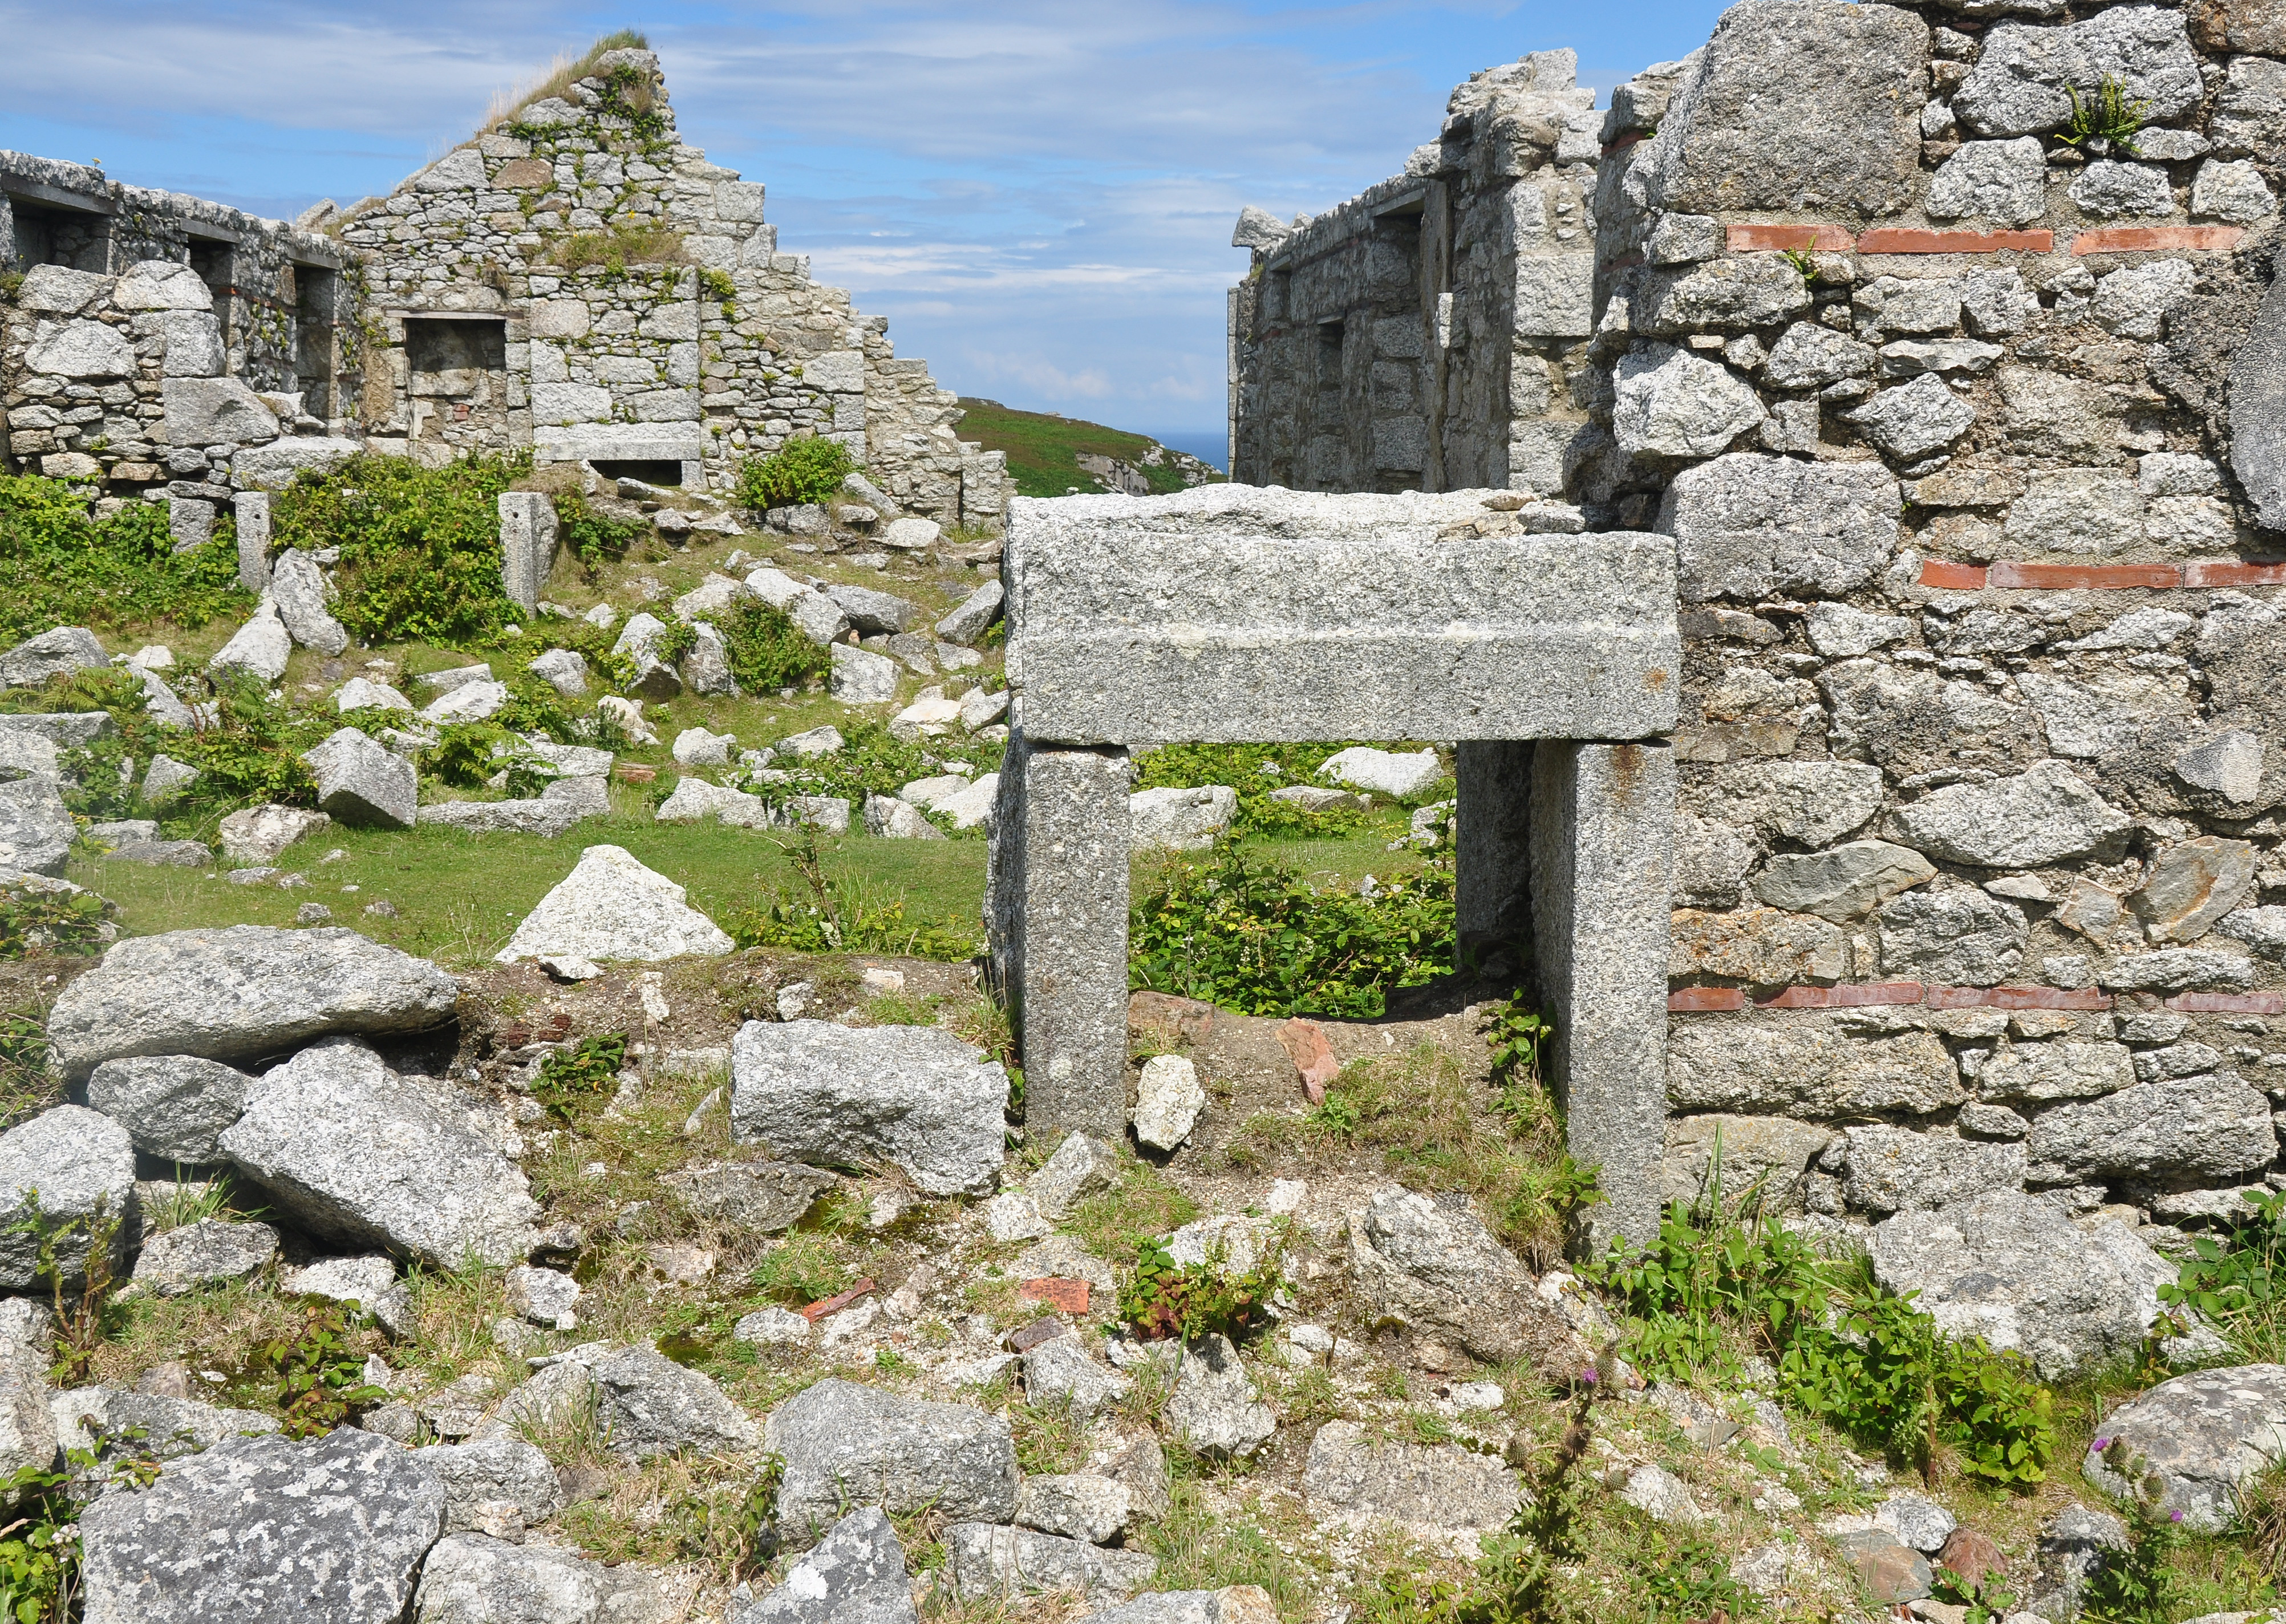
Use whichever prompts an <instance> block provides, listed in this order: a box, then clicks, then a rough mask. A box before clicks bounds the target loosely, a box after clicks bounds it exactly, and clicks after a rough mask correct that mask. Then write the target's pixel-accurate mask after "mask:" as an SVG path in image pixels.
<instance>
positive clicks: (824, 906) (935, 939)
mask: <svg viewBox="0 0 2286 1624" xmlns="http://www.w3.org/2000/svg"><path fill="white" fill-rule="evenodd" d="M774 844H776V847H778V849H779V850H780V851H782V852H784V854H785V857H786V861H787V862H788V863H791V864H792V867H793V871H794V873H795V875H796V876H797V877H798V878H799V879H800V881H801V887H802V888H801V890H800V891H799V892H792V891H789V890H788V889H786V888H784V887H771V888H770V890H769V895H768V897H767V899H766V900H765V901H763V902H762V903H761V904H760V905H758V906H753V907H749V908H746V909H745V910H743V911H740V912H738V913H737V914H735V915H733V916H732V917H731V918H729V920H728V921H727V922H726V923H725V925H724V926H723V928H724V929H725V930H727V931H729V934H730V936H731V939H732V940H733V941H735V942H737V943H738V945H739V946H741V947H772V948H785V949H790V950H792V951H795V952H799V953H842V952H852V953H859V952H871V953H905V954H910V955H911V956H912V957H914V958H937V959H943V960H945V961H947V962H949V963H952V964H958V963H960V962H962V961H963V960H965V959H968V958H974V957H975V955H976V952H977V950H978V949H979V948H980V947H981V945H982V943H981V942H980V941H979V940H978V939H977V933H976V929H975V927H974V926H972V925H969V924H966V923H965V922H964V921H963V920H962V919H961V918H959V917H958V916H950V917H948V918H944V919H942V920H941V921H939V922H938V923H936V924H934V925H929V924H924V923H922V922H920V921H919V920H917V919H909V918H906V916H905V910H906V903H907V898H906V896H905V895H904V893H903V892H902V891H899V892H896V893H895V894H894V895H892V894H888V893H886V892H885V891H884V890H882V889H881V888H880V887H877V886H873V885H870V884H868V883H867V881H866V880H865V879H863V877H862V876H860V875H857V874H855V873H852V872H851V871H848V870H847V868H844V869H843V870H841V871H840V872H834V873H829V872H828V871H827V870H826V867H825V859H824V855H823V854H822V853H821V852H820V850H819V849H818V844H817V833H816V831H815V830H813V829H808V828H803V829H801V830H800V831H798V832H795V833H794V835H793V837H792V839H791V840H781V841H776V842H774Z"/></svg>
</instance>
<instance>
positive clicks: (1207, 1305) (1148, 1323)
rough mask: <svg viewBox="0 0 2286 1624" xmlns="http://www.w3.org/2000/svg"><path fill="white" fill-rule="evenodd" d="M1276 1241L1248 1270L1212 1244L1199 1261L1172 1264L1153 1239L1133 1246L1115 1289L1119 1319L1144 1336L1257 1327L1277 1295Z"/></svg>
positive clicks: (1237, 1332)
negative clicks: (1130, 1262)
mask: <svg viewBox="0 0 2286 1624" xmlns="http://www.w3.org/2000/svg"><path fill="white" fill-rule="evenodd" d="M1283 1253H1284V1248H1283V1247H1282V1246H1281V1245H1271V1246H1267V1247H1265V1248H1264V1249H1263V1252H1262V1255H1261V1256H1260V1257H1257V1258H1256V1259H1255V1263H1254V1266H1253V1267H1252V1268H1250V1269H1234V1268H1232V1267H1231V1266H1229V1265H1228V1263H1227V1261H1226V1258H1225V1257H1224V1256H1223V1248H1222V1246H1221V1245H1220V1244H1218V1245H1217V1247H1216V1249H1215V1251H1214V1252H1213V1254H1212V1255H1210V1257H1208V1259H1207V1261H1206V1262H1204V1263H1177V1262H1176V1261H1175V1260H1174V1259H1173V1258H1172V1257H1169V1256H1168V1255H1167V1249H1166V1248H1165V1247H1164V1246H1163V1245H1161V1244H1160V1243H1159V1242H1157V1241H1152V1240H1147V1241H1145V1242H1143V1243H1142V1244H1141V1245H1140V1246H1139V1247H1138V1248H1137V1249H1136V1254H1135V1269H1134V1273H1132V1274H1131V1275H1130V1276H1129V1277H1128V1279H1127V1281H1125V1283H1124V1284H1123V1285H1122V1286H1121V1287H1120V1288H1119V1313H1120V1317H1121V1318H1122V1319H1123V1320H1126V1321H1127V1322H1128V1323H1129V1324H1130V1325H1131V1326H1133V1327H1134V1328H1136V1329H1137V1330H1138V1331H1139V1332H1140V1333H1141V1334H1142V1335H1144V1336H1150V1337H1160V1336H1180V1337H1181V1338H1182V1339H1183V1340H1184V1341H1186V1342H1190V1341H1194V1340H1195V1339H1196V1338H1198V1337H1201V1336H1216V1335H1219V1336H1228V1337H1229V1338H1231V1340H1233V1341H1234V1342H1235V1341H1237V1340H1239V1339H1241V1338H1242V1337H1243V1336H1246V1335H1247V1334H1248V1333H1249V1332H1250V1331H1252V1330H1254V1329H1255V1328H1257V1327H1258V1326H1259V1325H1260V1324H1261V1323H1262V1320H1263V1317H1264V1315H1265V1313H1267V1312H1268V1310H1269V1306H1270V1299H1271V1298H1272V1297H1274V1296H1275V1295H1276V1294H1277V1291H1278V1286H1279V1281H1280V1278H1281V1277H1280V1274H1279V1270H1278V1264H1279V1259H1280V1258H1281V1256H1283Z"/></svg>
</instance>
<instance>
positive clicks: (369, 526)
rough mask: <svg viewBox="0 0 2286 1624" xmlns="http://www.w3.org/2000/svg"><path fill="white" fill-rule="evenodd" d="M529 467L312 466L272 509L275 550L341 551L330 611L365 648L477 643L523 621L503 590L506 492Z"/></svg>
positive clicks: (393, 462)
mask: <svg viewBox="0 0 2286 1624" xmlns="http://www.w3.org/2000/svg"><path fill="white" fill-rule="evenodd" d="M529 467H530V461H529V459H528V457H523V456H518V457H495V456H475V457H469V458H466V459H464V460H461V461H454V462H452V463H448V464H446V465H445V467H443V468H424V467H422V465H421V464H420V463H418V462H415V461H413V460H412V459H411V458H409V457H385V456H381V455H377V454H374V453H366V454H363V455H359V456H356V457H352V458H351V459H350V460H349V461H347V462H344V463H343V464H342V466H341V467H339V468H338V469H335V470H334V471H332V472H331V473H322V474H321V473H319V472H317V471H315V470H309V471H305V472H303V473H302V474H300V475H298V476H297V477H296V478H295V481H294V483H293V484H292V485H289V486H288V487H287V489H286V490H285V491H283V492H281V493H280V495H279V498H278V501H277V502H276V504H275V510H274V514H273V523H274V525H275V534H276V537H277V540H278V544H279V545H280V547H288V548H308V549H310V550H311V551H316V550H318V549H319V548H328V547H338V548H341V550H342V551H341V563H340V564H338V565H337V566H335V576H334V579H335V586H336V587H338V589H339V591H340V594H341V596H340V598H339V600H338V601H337V602H336V603H335V604H334V605H333V610H334V616H335V619H338V620H339V621H340V622H341V623H342V625H343V627H346V628H347V629H348V631H349V634H350V635H351V636H352V637H355V638H358V639H359V640H360V641H361V642H366V643H382V642H410V641H420V642H427V643H448V644H455V643H473V642H477V641H480V640H482V639H484V638H486V637H489V636H490V635H493V633H495V632H497V631H498V630H499V629H500V628H501V627H502V626H505V625H508V623H510V622H512V621H516V620H519V619H522V618H523V611H520V610H519V609H517V607H516V603H514V601H513V600H511V599H510V598H509V597H508V593H507V591H506V590H505V589H504V588H503V587H501V542H500V497H501V493H504V492H505V491H507V490H508V487H509V485H511V484H513V483H514V482H515V480H516V478H517V477H520V476H521V475H523V474H524V473H525V472H526V471H528V469H529Z"/></svg>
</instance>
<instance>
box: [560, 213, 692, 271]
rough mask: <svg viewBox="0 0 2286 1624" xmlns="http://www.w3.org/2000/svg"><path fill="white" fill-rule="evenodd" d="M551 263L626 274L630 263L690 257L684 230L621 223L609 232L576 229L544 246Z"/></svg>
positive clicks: (570, 268) (572, 268) (687, 259)
mask: <svg viewBox="0 0 2286 1624" xmlns="http://www.w3.org/2000/svg"><path fill="white" fill-rule="evenodd" d="M543 253H544V256H545V257H546V259H547V260H548V263H550V264H555V265H556V266H558V267H559V268H561V269H563V270H565V271H587V270H594V269H598V268H600V269H601V270H603V272H605V273H606V274H607V275H611V276H625V275H626V274H627V267H628V266H629V265H682V264H689V263H690V255H689V253H688V252H687V251H686V250H685V248H684V247H683V240H682V233H681V232H679V231H676V230H674V228H673V227H671V226H666V225H622V226H620V227H619V228H618V229H617V230H614V231H608V232H574V233H571V235H570V236H568V237H558V238H557V239H556V240H555V241H553V242H551V243H550V244H548V247H547V248H546V249H545V250H543Z"/></svg>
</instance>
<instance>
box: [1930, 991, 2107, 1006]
mask: <svg viewBox="0 0 2286 1624" xmlns="http://www.w3.org/2000/svg"><path fill="white" fill-rule="evenodd" d="M1928 1003H1929V1007H1930V1008H1931V1009H2109V1008H2110V1007H2111V995H2110V994H2109V993H2108V992H2098V991H2097V990H2096V989H2094V988H2093V987H2087V988H2074V987H1932V988H1930V989H1928Z"/></svg>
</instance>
